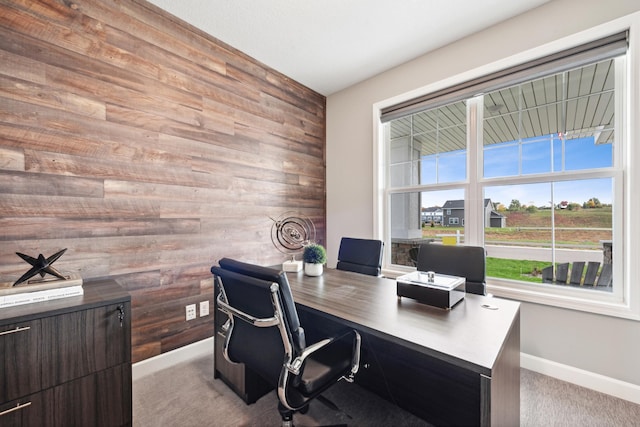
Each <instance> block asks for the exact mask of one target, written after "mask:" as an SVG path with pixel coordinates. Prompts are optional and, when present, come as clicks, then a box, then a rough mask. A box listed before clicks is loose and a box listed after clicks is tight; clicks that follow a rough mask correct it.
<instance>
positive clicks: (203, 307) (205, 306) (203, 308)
mask: <svg viewBox="0 0 640 427" xmlns="http://www.w3.org/2000/svg"><path fill="white" fill-rule="evenodd" d="M208 315H209V301H200V317H202V316H208Z"/></svg>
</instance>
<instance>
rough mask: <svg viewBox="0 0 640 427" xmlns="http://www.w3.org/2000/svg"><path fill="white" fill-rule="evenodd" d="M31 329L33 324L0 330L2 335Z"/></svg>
mask: <svg viewBox="0 0 640 427" xmlns="http://www.w3.org/2000/svg"><path fill="white" fill-rule="evenodd" d="M29 329H31V326H23V327H19V326H16V328H15V329H11V330H10V331H2V332H0V335H9V334H15V333H16V332H22V331H28V330H29ZM0 415H2V414H0Z"/></svg>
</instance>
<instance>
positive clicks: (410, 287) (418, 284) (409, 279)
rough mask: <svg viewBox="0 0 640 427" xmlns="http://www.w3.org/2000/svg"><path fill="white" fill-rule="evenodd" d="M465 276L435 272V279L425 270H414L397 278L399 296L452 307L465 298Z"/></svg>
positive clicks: (441, 306) (437, 305)
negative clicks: (431, 279) (430, 277)
mask: <svg viewBox="0 0 640 427" xmlns="http://www.w3.org/2000/svg"><path fill="white" fill-rule="evenodd" d="M465 282H466V281H465V278H464V277H458V276H449V275H447V274H438V273H435V274H434V277H433V281H429V280H428V275H427V273H426V272H424V271H413V272H411V273H408V274H405V275H402V276H399V277H397V278H396V284H397V285H396V286H397V295H398V298H402V297H406V298H411V299H415V300H416V301H418V302H421V303H423V304H428V305H432V306H434V307H439V308H444V309H451V308H453V306H455V305H456V304H457V303H459V302H460V301H462V300H463V299H464V294H465Z"/></svg>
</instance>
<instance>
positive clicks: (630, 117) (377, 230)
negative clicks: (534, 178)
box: [372, 13, 640, 320]
mask: <svg viewBox="0 0 640 427" xmlns="http://www.w3.org/2000/svg"><path fill="white" fill-rule="evenodd" d="M625 30H629V49H628V51H627V55H626V64H625V68H626V70H625V71H626V78H625V80H624V82H623V83H621V82H620V79H619V78H618V77H619V76H617V78H616V98H615V99H616V102H617V103H624V104H623V105H619V106H618V107H622V108H623V109H622V110H621V109H620V108H617V111H625V112H626V118H627V119H625V118H624V117H618V114H616V121H617V122H616V135H617V134H618V133H621V134H623V135H621V136H622V138H623V139H621V141H625V143H622V144H614V147H615V148H614V150H616V151H615V152H614V159H622V161H624V163H625V164H624V167H623V168H622V170H621V171H619V172H616V175H615V176H614V178H615V179H617V180H618V179H620V180H622V182H623V184H622V185H621V186H617V187H616V188H618V189H620V190H619V191H618V194H615V195H614V201H615V202H614V203H616V209H615V213H614V218H613V221H614V223H615V224H617V225H616V227H614V233H615V234H614V238H613V242H614V247H613V251H614V253H615V254H616V256H617V257H622V259H623V261H622V262H618V263H616V264H614V277H615V280H616V287H617V289H618V291H617V292H613V293H612V295H606V294H605V295H603V294H604V293H603V292H601V291H589V290H583V289H580V290H574V289H568V288H560V287H557V286H556V287H551V286H536V287H535V288H532V287H531V286H530V285H528V286H527V285H526V284H518V283H514V282H513V281H508V280H501V279H495V278H489V279H488V281H487V290H488V291H489V292H491V293H492V294H493V295H495V296H498V297H507V298H512V299H517V300H520V301H527V302H533V303H540V304H545V305H552V306H557V307H563V308H569V309H575V310H580V311H586V312H591V313H599V314H603V315H609V316H615V317H622V318H628V319H634V320H640V266H639V265H638V264H639V263H638V262H637V260H638V259H640V224H637V223H638V222H639V221H637V216H638V214H637V212H640V198H639V197H637V194H639V193H640V184H638V183H640V142H639V141H640V121H638V120H635V118H637V117H640V87H639V85H638V83H637V82H639V81H640V13H635V14H632V15H629V16H626V17H623V18H620V19H617V20H615V21H611V22H609V23H607V24H603V25H600V26H598V27H594V28H591V29H589V30H586V31H583V32H580V33H577V34H574V35H571V36H568V37H564V38H562V39H559V40H556V41H554V42H551V43H548V44H545V45H543V46H539V47H538V48H535V49H531V50H528V51H525V52H522V53H520V54H517V55H513V56H511V57H508V58H505V59H503V60H500V61H496V62H494V63H490V64H487V65H485V66H482V67H479V68H476V69H473V70H470V71H468V72H465V73H462V74H459V75H456V76H453V77H450V78H447V79H445V80H443V81H440V82H435V83H433V84H430V85H428V86H426V87H423V88H420V89H418V90H415V91H412V92H410V93H406V94H403V95H399V96H396V97H393V98H390V99H387V100H384V101H382V102H379V103H376V104H374V105H373V111H372V113H373V127H374V132H373V135H374V141H373V142H374V168H373V170H374V177H373V182H374V236H376V238H380V239H382V240H384V241H389V240H390V231H389V226H388V218H389V213H390V209H389V205H388V196H387V193H386V189H385V182H386V179H387V178H388V171H387V170H386V158H385V155H386V154H385V138H384V135H383V128H384V126H382V124H381V122H380V114H381V110H382V109H384V108H387V107H390V106H392V105H395V104H398V103H400V102H403V101H407V100H409V99H412V98H415V97H417V96H419V95H423V94H428V93H432V92H436V91H438V90H441V89H444V88H447V87H451V86H453V85H456V84H459V83H461V82H464V81H469V80H472V79H474V78H477V77H481V76H484V75H488V74H490V73H493V72H496V71H499V70H501V69H505V68H508V67H511V66H514V65H517V64H520V63H524V62H527V61H531V60H533V59H535V58H538V57H541V56H544V55H549V54H552V53H555V52H558V51H562V50H564V49H569V48H571V47H573V46H577V45H580V44H583V43H587V42H589V41H592V40H596V39H598V38H602V37H605V36H607V35H610V34H614V33H618V32H621V31H625ZM616 70H618V66H617V64H616ZM617 72H618V71H617ZM619 94H624V96H619ZM470 104H471V105H469V106H468V108H477V106H474V105H473V103H470ZM480 110H481V109H480ZM621 121H622V122H621ZM479 122H480V123H476V124H475V125H476V126H475V127H471V128H470V129H468V133H471V132H478V126H481V122H482V120H481V118H479ZM621 123H623V124H621ZM618 125H620V126H618ZM472 145H473V144H468V150H469V155H468V156H467V162H468V164H467V172H468V176H474V177H475V176H478V175H477V171H478V168H481V165H482V153H478V152H477V151H478V150H479V147H478V146H472ZM472 151H475V152H472ZM617 161H619V160H617ZM578 175H579V174H576V177H578ZM484 181H485V180H472V181H468V182H466V183H465V184H464V185H463V187H464V190H465V192H466V193H467V199H468V200H476V201H478V202H477V206H470V207H469V209H465V217H464V219H463V223H464V224H467V225H468V227H467V230H465V233H467V234H469V235H468V236H466V237H465V241H466V242H467V243H468V244H475V245H483V244H484V228H483V226H482V224H480V223H481V222H482V220H483V218H482V217H481V215H479V214H478V213H479V212H481V210H482V209H483V206H482V201H483V200H484V199H483V184H484V183H485V182H484ZM492 182H495V180H492ZM455 186H456V187H459V183H458V184H457V185H455ZM416 191H420V190H418V189H417V190H416ZM634 195H635V196H634ZM632 213H635V214H634V215H632ZM634 217H635V218H636V221H635V223H634V220H633V219H634ZM389 252H390V251H385V254H384V255H385V256H384V261H383V273H384V274H385V275H388V276H390V277H393V276H394V275H397V274H403V273H405V272H406V271H407V270H411V269H412V268H411V267H402V266H397V265H393V266H391V264H390V260H391V256H390V253H389ZM591 292H597V297H596V298H594V297H593V295H590V293H591Z"/></svg>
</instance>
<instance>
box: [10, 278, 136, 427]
mask: <svg viewBox="0 0 640 427" xmlns="http://www.w3.org/2000/svg"><path fill="white" fill-rule="evenodd" d="M83 288H84V295H83V296H78V297H71V298H65V299H61V300H55V301H50V302H43V303H36V304H29V305H24V306H17V307H11V308H4V309H2V310H1V311H0V357H1V358H2V359H1V360H2V364H1V366H0V378H1V381H0V425H2V426H5V425H6V426H43V425H46V426H70V425H78V426H80V425H81V426H89V425H90V426H129V425H131V423H132V416H131V412H132V410H131V298H130V296H129V295H128V294H127V293H126V292H124V291H123V290H122V288H120V287H119V286H118V285H117V284H116V283H115V282H113V281H111V280H102V281H95V282H87V283H85V284H84V287H83Z"/></svg>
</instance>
